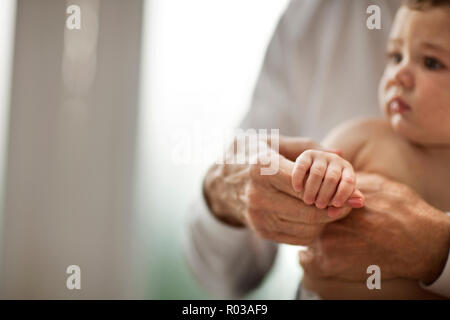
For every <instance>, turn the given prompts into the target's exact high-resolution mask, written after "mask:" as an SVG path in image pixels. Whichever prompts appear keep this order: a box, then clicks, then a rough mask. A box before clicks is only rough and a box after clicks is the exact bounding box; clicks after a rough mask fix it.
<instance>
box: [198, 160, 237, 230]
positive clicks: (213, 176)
mask: <svg viewBox="0 0 450 320" xmlns="http://www.w3.org/2000/svg"><path fill="white" fill-rule="evenodd" d="M218 170H219V168H218V166H213V167H211V168H210V170H208V173H207V174H206V177H205V179H204V181H203V187H202V190H203V198H204V199H205V202H206V205H207V206H208V209H209V211H210V212H211V213H212V215H213V216H214V217H215V218H216V219H218V220H220V221H221V222H223V223H225V224H227V225H229V226H232V227H237V228H242V227H245V225H244V224H243V223H242V222H241V221H240V220H239V219H237V218H236V217H234V216H233V215H232V214H230V211H231V208H227V206H225V205H223V204H222V203H221V202H223V201H221V199H220V198H219V197H217V195H218V194H222V197H223V195H224V194H225V192H226V191H225V190H217V189H218V184H219V183H220V181H219V177H218V173H217V171H218ZM222 189H223V188H222Z"/></svg>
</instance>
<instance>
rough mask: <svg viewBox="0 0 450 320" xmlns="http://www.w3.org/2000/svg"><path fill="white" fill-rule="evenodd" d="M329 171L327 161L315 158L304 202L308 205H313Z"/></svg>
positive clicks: (306, 186)
mask: <svg viewBox="0 0 450 320" xmlns="http://www.w3.org/2000/svg"><path fill="white" fill-rule="evenodd" d="M326 170H327V161H326V159H322V158H315V159H314V162H313V164H312V165H311V169H309V175H308V178H307V180H306V183H305V192H304V195H303V202H304V203H306V204H313V203H314V201H315V200H316V196H317V193H318V192H319V189H320V185H321V184H322V180H323V178H324V176H325V172H326Z"/></svg>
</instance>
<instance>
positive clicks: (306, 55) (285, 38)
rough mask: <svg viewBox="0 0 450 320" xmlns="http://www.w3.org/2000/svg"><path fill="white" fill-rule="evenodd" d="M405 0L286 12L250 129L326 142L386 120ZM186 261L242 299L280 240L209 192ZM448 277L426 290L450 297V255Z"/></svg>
mask: <svg viewBox="0 0 450 320" xmlns="http://www.w3.org/2000/svg"><path fill="white" fill-rule="evenodd" d="M371 4H377V5H378V6H380V9H381V22H382V29H381V30H376V29H375V30H369V29H368V28H367V26H366V19H367V17H368V16H369V15H368V14H367V13H366V9H367V7H368V6H369V5H371ZM398 6H399V1H393V0H378V1H376V2H375V1H369V0H339V1H336V0H303V1H301V0H299V1H295V0H294V1H292V2H291V3H290V5H289V6H288V8H287V9H286V11H285V13H284V15H283V16H282V17H281V19H280V21H279V23H278V26H277V28H276V30H275V33H274V35H273V37H272V39H271V42H270V44H269V47H268V50H267V53H266V57H265V61H264V64H263V68H262V70H261V74H260V76H259V79H258V83H257V85H256V88H255V92H254V96H253V100H252V105H251V108H250V110H249V112H248V113H247V115H246V117H245V118H244V120H243V121H242V123H241V127H242V128H244V129H247V128H255V129H262V128H265V129H269V130H270V129H272V128H279V129H280V133H281V134H283V135H290V136H307V137H311V138H313V139H314V140H316V141H320V140H321V139H322V138H323V137H324V136H325V134H326V133H327V132H328V131H329V130H330V129H331V128H333V127H335V126H336V125H338V124H339V123H341V122H343V121H345V120H348V119H350V118H354V117H355V116H375V117H380V116H381V112H380V111H379V109H378V102H377V87H378V81H379V79H380V77H381V74H382V72H383V69H384V64H385V58H384V56H385V48H386V41H387V38H388V35H389V30H390V26H391V23H392V21H393V18H394V15H395V12H396V10H397V8H398ZM189 219H190V220H189V223H188V225H189V227H188V230H187V231H188V232H187V239H186V243H185V244H186V250H185V251H186V253H187V260H188V264H189V265H190V267H191V269H192V271H193V273H194V274H195V275H196V276H197V278H198V280H199V282H200V283H201V284H202V285H203V286H204V287H205V288H206V289H207V290H208V291H210V292H211V293H212V294H213V295H214V296H216V297H220V298H238V297H241V296H242V295H244V294H246V293H247V292H248V291H249V290H250V289H253V288H254V287H256V286H257V285H258V284H260V282H261V280H262V279H263V278H264V276H265V275H266V273H267V272H268V271H269V270H270V268H271V266H272V264H273V261H274V259H275V255H276V252H277V248H278V245H277V244H276V243H274V242H272V241H269V240H264V239H261V238H259V237H257V236H256V235H255V234H254V233H252V231H250V230H247V229H238V228H234V227H231V226H228V225H226V224H224V223H222V222H220V221H219V220H217V219H216V218H215V217H214V216H213V215H212V213H211V212H210V211H209V209H208V207H207V205H206V203H205V200H204V199H203V197H202V198H201V199H199V201H198V202H196V203H195V204H194V206H193V207H192V208H191V212H190V214H189ZM448 260H449V261H447V265H446V267H445V269H444V271H443V272H442V275H441V276H440V278H439V279H437V280H436V281H435V282H434V283H433V284H432V285H431V286H429V287H424V288H425V289H428V290H430V291H433V292H435V293H437V294H440V295H444V296H447V297H450V259H448Z"/></svg>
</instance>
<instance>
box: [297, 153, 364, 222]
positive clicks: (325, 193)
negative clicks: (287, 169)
mask: <svg viewBox="0 0 450 320" xmlns="http://www.w3.org/2000/svg"><path fill="white" fill-rule="evenodd" d="M355 185H356V176H355V172H354V170H353V167H352V165H351V164H350V163H349V162H348V161H347V160H345V159H343V158H341V157H340V156H338V155H336V154H334V153H330V152H325V151H319V150H306V151H305V152H303V153H302V154H301V155H300V156H299V157H298V158H297V160H296V161H295V165H294V171H293V173H292V186H293V188H294V190H295V191H297V192H302V191H303V202H304V203H306V204H309V205H311V204H313V203H314V204H315V205H316V207H317V208H319V209H324V208H326V207H337V208H339V207H342V206H343V205H344V204H345V203H346V202H347V201H348V204H349V205H350V206H351V207H355V208H360V207H362V206H363V205H364V197H363V196H362V194H361V192H359V191H357V190H355ZM355 191H356V192H355ZM329 209H331V211H330V210H329V214H330V215H331V214H332V212H335V211H336V210H333V209H332V208H329Z"/></svg>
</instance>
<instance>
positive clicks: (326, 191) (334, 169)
mask: <svg viewBox="0 0 450 320" xmlns="http://www.w3.org/2000/svg"><path fill="white" fill-rule="evenodd" d="M341 172H342V167H341V166H340V165H338V164H337V163H335V162H331V163H329V164H328V167H327V171H326V173H325V178H324V179H323V182H322V185H321V186H320V190H319V194H318V195H317V198H316V206H317V208H319V209H324V208H326V207H327V206H328V204H329V203H330V201H331V199H332V198H333V195H334V193H335V192H336V189H337V186H338V183H339V181H340V179H341Z"/></svg>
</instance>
